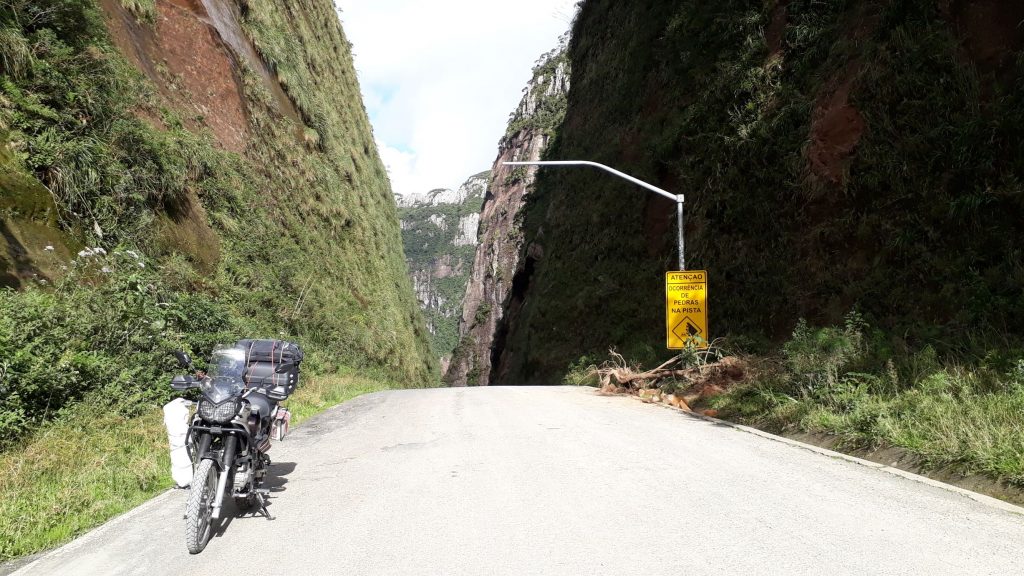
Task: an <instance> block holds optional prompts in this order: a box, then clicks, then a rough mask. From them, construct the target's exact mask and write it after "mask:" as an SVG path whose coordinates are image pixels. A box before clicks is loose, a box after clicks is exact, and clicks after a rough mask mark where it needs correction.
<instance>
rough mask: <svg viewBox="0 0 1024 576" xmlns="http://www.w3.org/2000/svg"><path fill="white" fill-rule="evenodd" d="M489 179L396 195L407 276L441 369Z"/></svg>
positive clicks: (451, 342) (452, 338) (453, 334)
mask: <svg viewBox="0 0 1024 576" xmlns="http://www.w3.org/2000/svg"><path fill="white" fill-rule="evenodd" d="M489 180H490V173H488V172H481V173H480V174H476V175H474V176H471V177H470V178H469V179H468V180H467V181H466V182H465V183H464V184H463V185H462V186H460V187H459V189H458V190H448V189H437V190H431V191H430V192H427V193H426V194H409V195H406V196H397V197H396V200H397V202H398V206H399V208H398V215H399V218H400V219H401V228H402V243H403V245H404V248H405V256H406V263H407V264H408V266H409V275H410V276H411V277H412V281H413V290H414V291H415V292H416V300H417V301H418V302H419V305H420V308H422V309H423V311H424V316H425V317H426V321H427V330H428V331H429V332H430V337H431V340H432V343H433V347H434V352H435V354H436V355H437V356H438V357H439V358H440V360H441V367H442V370H445V369H446V368H447V363H448V360H449V359H450V357H451V352H452V349H454V348H455V344H456V342H457V341H458V323H459V315H460V313H461V311H462V295H463V293H464V292H465V289H466V280H467V278H468V277H469V270H470V266H471V265H472V262H473V253H474V250H475V247H476V238H477V225H478V224H479V222H480V206H481V205H482V203H483V199H484V193H485V192H486V190H487V183H488V181H489Z"/></svg>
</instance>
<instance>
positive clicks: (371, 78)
mask: <svg viewBox="0 0 1024 576" xmlns="http://www.w3.org/2000/svg"><path fill="white" fill-rule="evenodd" d="M335 4H336V5H337V7H338V9H339V13H340V16H341V21H342V24H343V26H344V28H345V34H346V35H347V36H348V39H349V41H350V42H351V43H352V45H353V47H352V52H353V55H354V58H355V65H356V70H357V72H358V74H359V82H360V86H361V87H362V91H363V99H364V101H365V103H366V109H367V111H368V112H369V114H370V121H371V122H372V123H373V127H374V135H375V137H376V139H377V145H378V148H379V149H380V154H381V158H382V159H383V160H384V164H385V166H386V167H387V168H388V173H389V174H390V176H391V185H392V189H393V190H394V192H395V193H397V194H401V195H411V194H423V193H426V192H427V191H429V190H432V189H435V188H457V187H458V186H460V185H461V184H462V183H463V182H464V181H465V180H466V179H467V178H468V177H469V176H472V175H473V174H476V173H478V172H481V171H483V170H487V169H490V167H491V164H492V163H493V162H494V158H495V157H496V156H497V153H498V140H499V139H500V138H501V136H502V135H503V134H504V133H505V126H506V124H507V123H508V116H509V114H510V113H511V112H512V111H513V110H514V109H515V108H516V106H517V105H518V104H519V100H520V99H521V98H522V91H523V88H524V87H525V86H526V83H527V82H528V81H529V80H530V77H531V75H532V73H531V71H532V69H533V65H534V63H535V62H536V61H537V59H538V58H539V57H540V56H541V55H542V54H544V53H545V52H548V51H550V50H551V49H553V48H554V47H555V46H556V45H557V44H558V37H559V36H560V35H562V34H563V33H564V32H566V31H567V30H568V29H569V26H570V23H571V20H572V14H573V10H574V4H575V0H516V1H515V2H508V1H503V0H433V1H427V0H335Z"/></svg>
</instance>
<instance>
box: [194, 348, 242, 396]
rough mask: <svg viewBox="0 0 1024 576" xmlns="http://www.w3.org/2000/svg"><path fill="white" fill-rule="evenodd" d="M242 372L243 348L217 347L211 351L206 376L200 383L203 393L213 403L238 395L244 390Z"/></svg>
mask: <svg viewBox="0 0 1024 576" xmlns="http://www.w3.org/2000/svg"><path fill="white" fill-rule="evenodd" d="M244 373H245V349H244V348H234V347H232V348H228V347H223V348H217V349H216V350H214V351H213V358H211V359H210V366H209V368H208V369H207V371H206V378H204V379H203V382H202V385H201V387H202V390H203V395H204V396H206V397H207V398H209V399H210V401H211V402H213V403H215V404H220V403H221V402H223V401H225V400H227V399H228V398H232V397H234V396H238V395H239V394H241V393H242V391H243V390H245V381H244V380H242V375H243V374H244Z"/></svg>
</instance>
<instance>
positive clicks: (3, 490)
mask: <svg viewBox="0 0 1024 576" xmlns="http://www.w3.org/2000/svg"><path fill="white" fill-rule="evenodd" d="M398 387H400V386H399V385H398V383H396V382H394V381H390V380H388V379H387V378H386V376H383V375H380V374H374V373H364V372H360V371H355V370H345V371H342V372H341V373H340V374H338V375H330V376H316V377H312V378H309V379H308V380H306V381H305V382H303V384H302V385H301V386H300V387H299V389H298V390H296V392H295V394H294V395H293V396H292V397H291V398H290V399H289V400H288V402H287V406H288V407H289V408H290V409H291V410H292V412H293V414H294V417H293V420H292V423H293V424H294V425H301V423H302V421H304V420H306V419H308V418H310V417H312V416H315V415H316V414H319V413H320V412H323V411H324V410H326V409H327V408H330V407H331V406H335V405H337V404H340V403H342V402H344V401H346V400H349V399H351V398H355V397H356V396H360V395H362V394H367V393H370V392H377V391H381V390H387V389H392V388H398ZM285 441H286V442H287V439H286V440H285ZM0 477H2V478H3V479H4V480H3V482H0V562H3V561H6V560H10V559H12V558H16V557H18V556H23V555H26V554H32V553H34V552H39V551H41V550H45V549H47V548H52V547H54V546H58V545H60V544H63V543H64V542H67V541H68V540H70V539H72V538H74V537H75V536H78V535H80V534H82V533H83V532H85V531H87V530H89V529H90V528H93V527H95V526H98V525H99V524H102V523H103V522H105V521H107V520H109V519H110V518H113V517H114V516H117V515H118V514H121V513H123V512H125V511H127V510H130V509H131V508H134V507H135V506H137V505H139V504H141V503H142V502H144V501H146V500H148V499H149V498H151V497H153V496H155V495H156V494H158V493H160V492H162V491H163V490H166V489H168V488H170V487H171V486H172V485H173V482H172V480H171V477H170V458H169V456H168V451H167V433H166V431H165V429H164V424H163V414H162V412H161V411H160V410H159V409H158V408H154V407H150V408H148V409H146V410H145V411H143V412H142V413H141V414H140V415H139V416H135V417H126V416H123V415H122V413H121V411H118V410H112V409H110V407H109V406H105V405H104V404H103V403H97V402H90V401H86V402H83V403H81V404H77V405H75V406H73V407H72V408H69V409H68V410H66V411H65V412H64V413H63V414H62V415H61V417H60V418H58V419H56V420H55V421H53V422H51V423H50V424H48V425H46V426H45V427H43V428H42V429H40V430H39V431H38V432H37V433H36V434H35V435H33V436H32V437H31V438H28V439H26V440H24V441H23V442H22V443H21V444H19V445H18V446H16V447H14V448H11V449H10V450H7V451H6V452H2V453H0Z"/></svg>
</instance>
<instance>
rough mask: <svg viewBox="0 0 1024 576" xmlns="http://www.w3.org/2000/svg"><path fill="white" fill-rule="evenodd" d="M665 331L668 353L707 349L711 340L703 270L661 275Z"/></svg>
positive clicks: (705, 280)
mask: <svg viewBox="0 0 1024 576" xmlns="http://www.w3.org/2000/svg"><path fill="white" fill-rule="evenodd" d="M665 331H666V333H667V334H668V337H667V340H668V349H669V350H682V349H683V348H686V347H687V346H693V347H694V348H697V349H700V350H705V349H707V347H708V344H709V342H710V340H711V338H709V337H708V273H707V271H706V270H687V271H685V272H667V273H665Z"/></svg>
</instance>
